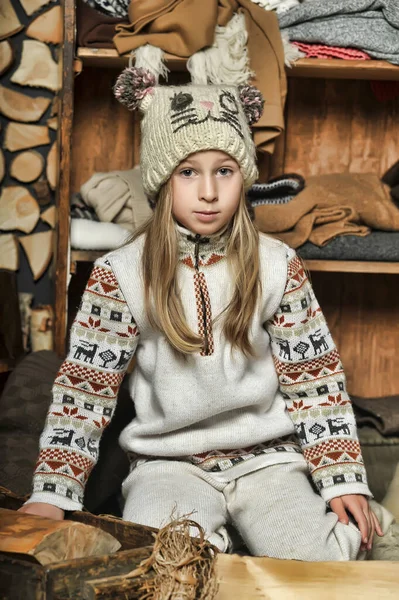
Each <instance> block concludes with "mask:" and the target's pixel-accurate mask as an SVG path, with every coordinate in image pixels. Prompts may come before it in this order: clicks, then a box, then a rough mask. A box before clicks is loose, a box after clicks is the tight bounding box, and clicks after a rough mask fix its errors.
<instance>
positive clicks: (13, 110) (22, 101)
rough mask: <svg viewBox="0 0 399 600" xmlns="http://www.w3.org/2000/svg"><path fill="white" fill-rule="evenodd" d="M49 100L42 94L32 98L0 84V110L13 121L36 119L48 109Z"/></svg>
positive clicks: (26, 121) (27, 121) (25, 121)
mask: <svg viewBox="0 0 399 600" xmlns="http://www.w3.org/2000/svg"><path fill="white" fill-rule="evenodd" d="M50 102H51V99H50V98H45V97H44V96H37V97H36V98H32V97H31V96H27V95H26V94H21V92H15V91H14V90H10V89H9V88H7V87H4V85H0V112H1V113H2V114H3V115H5V116H6V117H8V118H9V119H11V120H13V121H22V122H24V123H29V122H31V121H38V120H39V119H40V117H41V116H42V115H43V114H44V113H45V112H46V110H47V109H48V107H49V104H50Z"/></svg>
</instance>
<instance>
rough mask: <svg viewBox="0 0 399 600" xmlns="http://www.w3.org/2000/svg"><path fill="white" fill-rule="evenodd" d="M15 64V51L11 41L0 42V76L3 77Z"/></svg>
mask: <svg viewBox="0 0 399 600" xmlns="http://www.w3.org/2000/svg"><path fill="white" fill-rule="evenodd" d="M13 62H14V51H13V49H12V46H11V43H10V42H9V40H4V41H3V42H0V75H3V73H5V72H6V71H8V69H9V68H10V67H11V65H12V63H13Z"/></svg>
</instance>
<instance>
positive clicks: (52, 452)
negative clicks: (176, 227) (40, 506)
mask: <svg viewBox="0 0 399 600" xmlns="http://www.w3.org/2000/svg"><path fill="white" fill-rule="evenodd" d="M138 340H139V332H138V329H137V326H136V324H135V322H134V320H133V317H132V314H131V312H130V310H129V308H128V306H127V304H126V302H125V299H124V297H123V295H122V292H121V290H120V288H119V285H118V281H117V279H116V277H115V275H114V273H113V271H112V269H111V266H110V263H109V262H108V261H107V259H106V258H102V259H99V260H98V261H96V263H95V265H94V267H93V270H92V272H91V274H90V277H89V280H88V282H87V285H86V289H85V291H84V293H83V296H82V301H81V304H80V307H79V310H78V313H77V315H76V318H75V320H74V322H73V325H72V328H71V336H70V347H69V353H68V355H67V357H66V359H65V361H64V362H63V364H62V365H61V367H60V370H59V372H58V374H57V377H56V379H55V382H54V385H53V390H52V393H53V398H52V403H51V405H50V407H49V410H48V414H47V420H46V424H45V428H44V430H43V433H42V435H41V438H40V453H39V457H38V460H37V463H36V468H35V472H34V477H33V494H32V496H31V497H30V499H29V501H28V502H29V503H30V502H47V503H49V504H53V505H55V506H58V507H59V508H62V509H64V510H80V509H81V508H82V505H83V492H84V487H85V484H86V481H87V479H88V477H89V474H90V472H91V470H92V469H93V467H94V465H95V463H96V461H97V457H98V448H99V442H100V438H101V435H102V433H103V431H104V429H105V428H106V427H107V425H108V424H109V423H110V421H111V418H112V415H113V412H114V409H115V405H116V399H117V394H118V390H119V386H120V384H121V382H122V379H123V377H124V374H125V372H126V369H127V367H128V364H129V362H130V359H131V358H132V356H133V354H134V352H135V350H136V347H137V343H138Z"/></svg>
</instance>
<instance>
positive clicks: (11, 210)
mask: <svg viewBox="0 0 399 600" xmlns="http://www.w3.org/2000/svg"><path fill="white" fill-rule="evenodd" d="M39 216H40V209H39V205H38V203H37V202H36V200H35V198H33V196H31V194H30V193H29V191H28V190H27V189H26V188H24V187H22V186H18V185H10V186H8V187H5V188H3V191H2V193H1V196H0V229H2V230H3V231H10V230H12V229H18V230H19V231H23V232H24V233H30V232H31V231H33V229H34V228H35V227H36V224H37V222H38V220H39Z"/></svg>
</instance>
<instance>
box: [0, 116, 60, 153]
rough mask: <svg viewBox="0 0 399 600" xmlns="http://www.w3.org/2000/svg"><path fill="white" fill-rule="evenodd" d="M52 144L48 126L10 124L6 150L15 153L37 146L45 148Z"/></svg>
mask: <svg viewBox="0 0 399 600" xmlns="http://www.w3.org/2000/svg"><path fill="white" fill-rule="evenodd" d="M49 143H50V136H49V130H48V127H47V126H46V125H25V123H15V122H11V123H8V125H7V129H6V134H5V139H4V148H6V150H10V151H11V152H15V151H16V150H25V149H26V148H34V147H35V146H43V145H45V144H49Z"/></svg>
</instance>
